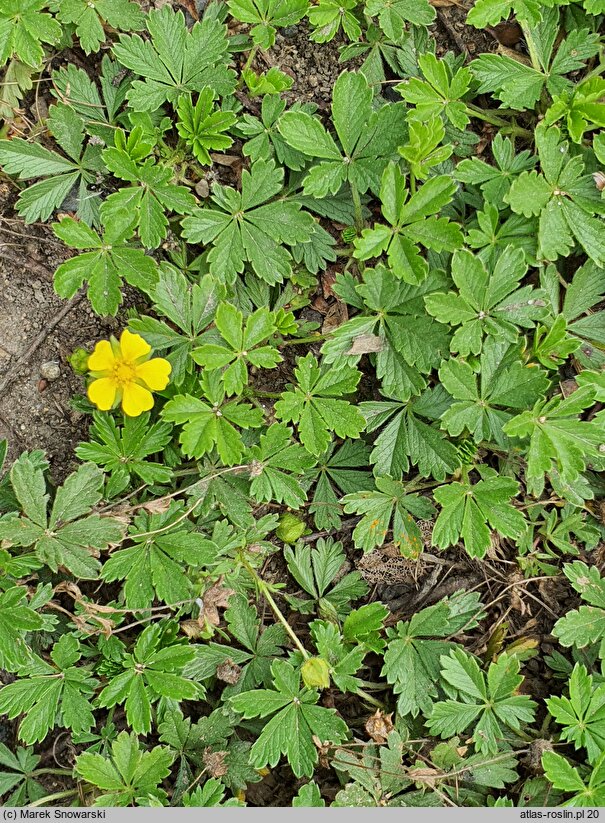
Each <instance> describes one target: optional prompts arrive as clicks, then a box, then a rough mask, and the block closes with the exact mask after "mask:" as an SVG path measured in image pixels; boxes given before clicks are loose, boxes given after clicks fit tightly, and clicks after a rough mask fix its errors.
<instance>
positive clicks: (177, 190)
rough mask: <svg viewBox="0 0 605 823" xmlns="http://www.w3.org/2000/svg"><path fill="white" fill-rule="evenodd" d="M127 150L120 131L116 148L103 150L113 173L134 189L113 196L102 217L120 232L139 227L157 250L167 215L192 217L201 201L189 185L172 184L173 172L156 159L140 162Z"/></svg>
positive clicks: (148, 244)
mask: <svg viewBox="0 0 605 823" xmlns="http://www.w3.org/2000/svg"><path fill="white" fill-rule="evenodd" d="M127 149H128V145H127V144H125V140H124V137H123V133H122V132H121V131H119V130H118V131H116V136H115V146H111V147H110V148H107V149H105V150H104V151H103V161H104V162H105V165H106V166H107V168H108V169H109V171H110V172H112V173H113V174H114V175H115V176H116V177H118V178H120V179H121V180H126V181H128V182H130V183H132V186H130V187H128V188H123V189H120V190H119V191H117V192H114V193H113V194H110V195H109V197H108V198H107V199H106V200H105V201H104V202H103V205H102V206H101V217H102V219H103V222H104V223H105V224H106V225H112V227H113V230H114V232H116V233H117V232H119V231H120V230H121V231H122V232H124V233H125V232H127V231H131V230H132V229H133V228H135V227H136V228H138V232H139V237H140V238H141V242H142V244H143V246H145V248H148V249H155V248H157V247H158V246H159V245H160V243H161V241H162V240H164V238H165V237H166V233H167V230H168V217H167V214H166V213H170V212H176V214H188V213H189V212H191V211H193V209H194V208H195V206H196V202H197V201H196V199H195V197H194V196H193V195H192V194H191V192H190V191H189V189H188V188H187V187H186V186H180V185H176V184H175V183H173V182H172V179H173V175H174V170H173V169H171V168H169V167H166V166H161V165H159V164H157V163H156V162H155V159H154V158H152V157H147V159H145V160H144V161H143V162H137V161H135V160H134V159H133V158H132V157H131V156H130V154H129V152H128V150H127Z"/></svg>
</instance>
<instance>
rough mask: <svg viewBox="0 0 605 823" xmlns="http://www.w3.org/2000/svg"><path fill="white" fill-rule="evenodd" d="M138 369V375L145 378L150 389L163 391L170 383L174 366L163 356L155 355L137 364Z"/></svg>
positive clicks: (144, 380)
mask: <svg viewBox="0 0 605 823" xmlns="http://www.w3.org/2000/svg"><path fill="white" fill-rule="evenodd" d="M136 371H137V377H139V378H140V379H141V380H143V382H144V383H145V385H146V386H147V388H148V389H151V390H152V391H162V389H165V388H166V386H167V385H168V381H169V380H170V372H171V371H172V366H171V365H170V363H169V362H168V360H164V358H163V357H154V358H152V359H151V360H148V361H147V362H146V363H141V364H140V365H139V366H137V367H136Z"/></svg>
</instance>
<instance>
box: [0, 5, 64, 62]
mask: <svg viewBox="0 0 605 823" xmlns="http://www.w3.org/2000/svg"><path fill="white" fill-rule="evenodd" d="M46 5H47V3H46V2H45V0H18V2H16V0H7V2H5V3H3V4H2V8H0V66H4V65H5V64H6V63H7V62H8V61H9V60H10V59H11V57H13V56H15V57H18V58H19V60H21V62H23V63H26V64H27V65H28V66H32V68H35V69H37V68H39V67H40V64H41V63H42V60H43V58H44V49H43V46H42V43H48V44H49V45H54V44H55V43H58V41H59V39H60V37H61V26H60V25H59V23H58V22H57V21H56V20H55V19H54V18H53V17H52V16H51V15H50V14H47V13H46V12H43V11H42V9H44V8H45V7H46Z"/></svg>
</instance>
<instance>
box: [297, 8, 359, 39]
mask: <svg viewBox="0 0 605 823" xmlns="http://www.w3.org/2000/svg"><path fill="white" fill-rule="evenodd" d="M357 5H358V4H357V2H356V0H319V2H318V3H317V4H314V5H312V6H311V7H310V8H309V11H308V18H309V22H310V23H311V25H312V26H315V30H314V31H313V32H312V33H311V37H310V39H311V40H314V41H315V42H316V43H327V42H328V41H329V40H332V39H333V38H334V37H335V36H336V34H337V32H338V31H339V30H340V27H341V26H342V29H343V31H344V33H345V34H346V35H347V37H348V38H349V40H358V39H359V36H360V34H361V26H360V25H359V21H358V19H357V17H356V16H355V9H356V8H357Z"/></svg>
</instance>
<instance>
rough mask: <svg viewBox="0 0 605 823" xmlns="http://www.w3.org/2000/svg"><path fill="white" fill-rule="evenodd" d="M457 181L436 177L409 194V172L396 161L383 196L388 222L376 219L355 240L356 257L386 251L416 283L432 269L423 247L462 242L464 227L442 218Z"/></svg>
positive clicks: (445, 247)
mask: <svg viewBox="0 0 605 823" xmlns="http://www.w3.org/2000/svg"><path fill="white" fill-rule="evenodd" d="M455 190H456V185H455V183H454V182H453V181H452V179H451V178H450V177H447V176H445V175H441V176H439V177H433V178H431V179H430V180H428V181H427V182H426V183H424V184H423V186H422V188H421V189H419V191H417V192H416V193H415V194H412V195H411V196H408V195H409V191H408V189H407V188H406V180H405V175H404V174H402V172H401V171H400V170H399V168H398V166H397V165H396V164H395V163H390V164H389V165H387V166H386V168H385V170H384V173H383V175H382V183H381V187H380V200H381V203H382V214H383V217H384V218H385V220H386V221H387V223H388V224H389V225H388V226H385V225H382V224H378V223H376V224H375V225H374V228H373V229H364V230H363V231H362V233H361V237H357V238H355V240H354V245H355V252H354V256H355V257H356V258H357V259H358V260H369V259H370V258H373V257H379V256H380V255H381V254H383V253H384V254H386V255H387V257H388V261H389V268H390V269H391V271H392V272H393V274H395V275H396V277H399V278H400V279H401V280H404V281H405V282H406V283H411V284H413V285H416V284H419V283H421V282H422V281H423V280H424V279H425V278H426V276H427V274H428V264H427V262H426V260H424V259H423V257H422V256H421V254H420V249H419V247H420V246H423V247H424V248H427V249H432V250H433V251H437V252H441V251H454V249H457V248H459V247H460V246H462V232H461V231H460V228H459V226H458V225H457V224H456V223H453V222H451V221H450V220H449V219H448V218H447V217H437V216H436V215H437V214H439V212H440V211H441V209H442V208H443V207H444V206H445V205H447V204H448V203H449V202H451V200H452V198H453V196H454V192H455Z"/></svg>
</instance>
